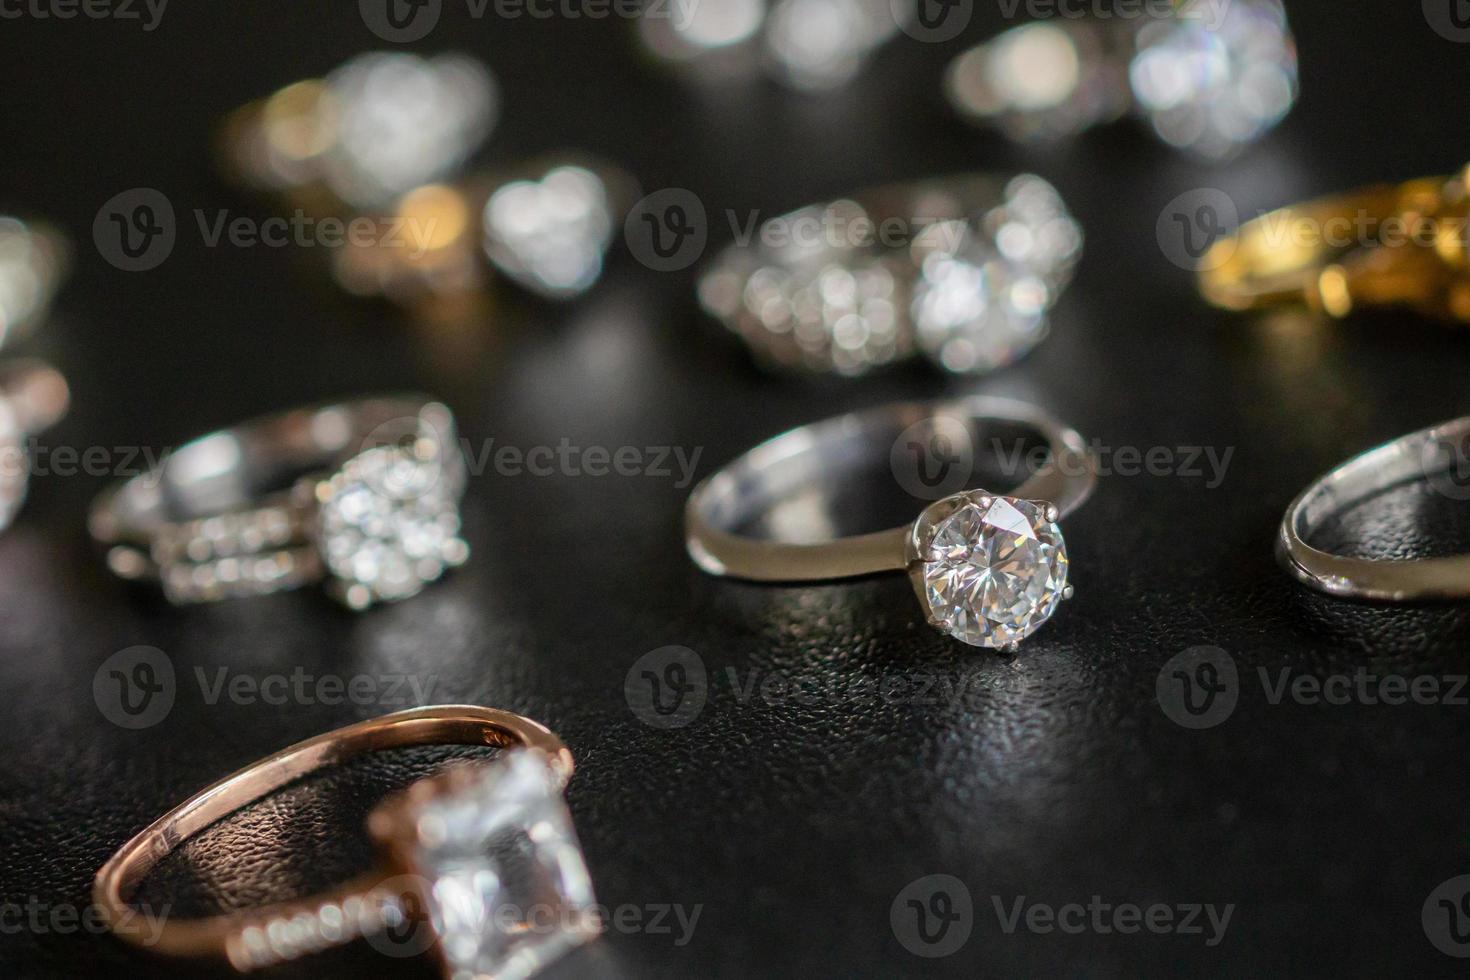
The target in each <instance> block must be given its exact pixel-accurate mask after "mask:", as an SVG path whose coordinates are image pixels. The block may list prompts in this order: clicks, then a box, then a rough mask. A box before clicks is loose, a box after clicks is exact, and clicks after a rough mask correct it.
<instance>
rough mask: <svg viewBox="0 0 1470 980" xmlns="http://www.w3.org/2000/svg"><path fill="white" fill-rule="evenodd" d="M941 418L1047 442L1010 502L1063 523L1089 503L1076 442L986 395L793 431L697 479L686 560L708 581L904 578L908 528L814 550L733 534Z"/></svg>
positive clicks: (1088, 476)
mask: <svg viewBox="0 0 1470 980" xmlns="http://www.w3.org/2000/svg"><path fill="white" fill-rule="evenodd" d="M946 416H948V417H953V418H955V419H956V420H958V421H960V422H962V423H965V424H966V425H967V426H968V424H970V423H974V422H1012V423H1019V424H1021V425H1024V426H1027V427H1029V428H1032V429H1034V430H1036V431H1037V432H1038V433H1040V434H1041V436H1042V437H1043V438H1044V439H1045V440H1046V443H1047V446H1048V449H1049V453H1050V455H1049V459H1048V461H1047V463H1046V464H1045V465H1044V466H1042V467H1040V468H1039V469H1037V470H1036V471H1035V472H1034V473H1032V474H1030V475H1029V477H1028V479H1027V480H1026V481H1025V482H1024V483H1023V484H1022V485H1021V486H1019V487H1017V488H1016V489H1015V490H1013V491H1009V493H1010V495H1013V496H1017V497H1022V498H1026V499H1033V500H1046V501H1049V502H1051V503H1053V504H1055V505H1056V506H1057V508H1058V509H1059V510H1061V511H1062V513H1064V514H1065V513H1069V512H1070V511H1072V510H1074V509H1076V507H1077V506H1078V505H1080V504H1081V503H1082V502H1083V501H1084V500H1086V499H1087V497H1088V495H1089V494H1091V492H1092V489H1093V485H1094V483H1095V481H1096V474H1095V470H1096V467H1095V465H1094V461H1093V460H1092V458H1091V455H1090V454H1089V453H1088V451H1087V448H1086V446H1085V444H1084V443H1083V440H1082V436H1081V435H1079V434H1078V433H1077V432H1075V431H1074V430H1072V429H1069V428H1067V427H1065V426H1063V425H1062V424H1061V423H1059V422H1057V421H1056V420H1054V419H1052V418H1051V417H1050V416H1049V415H1047V414H1046V413H1044V412H1042V411H1041V410H1040V409H1038V408H1036V407H1035V406H1032V405H1028V404H1026V403H1025V402H1019V401H1013V400H1010V399H1004V398H994V397H987V396H975V397H971V398H963V399H957V400H955V401H950V402H901V403H897V404H893V405H888V406H884V407H882V408H879V409H875V410H871V411H867V412H857V413H853V414H849V415H842V416H838V417H836V418H832V419H828V420H826V421H823V422H816V423H813V424H811V425H806V426H802V427H800V428H797V429H793V430H791V431H790V432H787V433H785V434H783V435H780V436H777V437H776V438H774V439H771V440H770V441H768V442H765V443H762V444H761V445H759V446H757V447H756V448H754V449H752V450H750V451H749V452H747V453H746V454H745V455H743V456H741V457H740V458H738V459H736V460H735V461H734V462H732V463H730V464H729V465H728V466H726V467H725V468H724V469H723V470H721V471H719V472H718V473H716V474H714V475H713V476H711V477H709V478H708V479H706V480H705V481H704V482H702V483H701V484H700V485H699V486H698V487H696V488H695V490H694V492H693V493H692V494H691V495H690V497H689V503H688V505H687V507H686V508H685V528H686V545H687V548H688V551H689V555H690V557H691V558H692V559H693V560H694V562H695V564H697V565H698V566H699V567H700V568H701V569H703V570H704V571H706V572H708V573H709V574H711V575H722V576H729V577H732V578H740V579H747V580H750V581H757V582H806V581H826V580H831V579H842V578H852V577H856V576H861V575H870V574H873V573H876V572H887V571H900V570H902V569H904V568H905V567H907V564H908V556H907V551H906V549H907V541H908V535H909V531H910V526H909V525H904V526H901V527H896V528H889V529H888V530H884V531H877V532H874V533H871V534H861V535H854V536H851V537H843V538H836V539H832V540H826V541H816V542H806V541H802V542H794V541H781V540H767V539H761V538H753V537H747V536H744V535H742V534H739V533H738V532H737V528H738V527H739V526H740V525H741V524H742V523H743V522H744V521H746V520H748V519H749V518H751V517H752V516H754V515H756V514H758V513H761V512H763V511H767V510H769V509H770V507H771V506H773V505H774V504H775V503H776V502H778V501H779V500H781V499H782V498H783V497H786V496H788V495H790V494H791V493H793V492H794V491H797V490H799V489H801V488H804V487H808V486H811V485H813V484H814V483H815V482H817V481H819V480H822V479H828V478H830V477H831V476H832V475H833V474H842V473H844V472H850V471H851V470H852V469H853V467H854V466H855V465H856V464H859V463H862V462H871V461H872V460H874V459H875V458H885V457H886V455H887V454H888V452H889V451H890V449H891V447H892V446H893V443H894V441H895V440H896V439H897V438H898V437H899V436H900V435H901V434H902V433H903V432H904V431H905V430H906V429H907V428H908V427H910V426H912V425H915V424H917V423H919V422H923V421H925V420H930V419H939V418H943V417H946Z"/></svg>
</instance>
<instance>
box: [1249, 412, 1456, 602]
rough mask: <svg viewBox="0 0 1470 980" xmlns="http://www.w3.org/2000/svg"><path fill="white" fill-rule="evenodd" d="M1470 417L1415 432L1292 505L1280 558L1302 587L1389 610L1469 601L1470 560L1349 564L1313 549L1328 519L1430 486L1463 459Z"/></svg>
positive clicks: (1356, 460)
mask: <svg viewBox="0 0 1470 980" xmlns="http://www.w3.org/2000/svg"><path fill="white" fill-rule="evenodd" d="M1467 440H1470V416H1467V417H1465V418H1459V419H1454V420H1452V421H1449V422H1444V423H1441V424H1439V425H1434V426H1430V427H1429V428H1427V429H1421V430H1420V431H1418V432H1412V433H1410V434H1409V435H1406V436H1402V437H1400V438H1398V439H1395V440H1393V441H1392V442H1388V443H1385V444H1384V445H1382V446H1379V447H1377V448H1375V449H1370V450H1368V451H1367V452H1365V453H1361V454H1359V455H1357V456H1354V457H1353V458H1352V459H1349V460H1348V461H1347V462H1345V463H1343V464H1341V465H1340V466H1338V467H1336V468H1335V469H1333V470H1332V471H1331V472H1330V473H1327V474H1326V475H1325V476H1322V477H1320V478H1319V479H1317V480H1316V481H1315V482H1313V483H1312V484H1311V485H1310V486H1308V487H1307V488H1306V489H1305V490H1303V491H1302V492H1301V494H1300V495H1299V496H1298V497H1297V498H1296V499H1295V500H1293V501H1292V502H1291V505H1290V506H1289V507H1287V509H1286V514H1285V516H1284V517H1283V518H1282V520H1281V531H1280V533H1279V535H1278V536H1277V548H1276V552H1277V557H1278V558H1279V559H1280V561H1281V563H1282V565H1283V566H1284V567H1285V568H1286V570H1287V571H1288V572H1289V573H1291V574H1292V575H1293V576H1295V577H1296V578H1297V580H1298V581H1301V582H1303V583H1304V584H1306V585H1309V586H1311V587H1312V588H1314V589H1317V590H1319V591H1321V592H1326V593H1327V594H1329V595H1334V596H1340V597H1344V598H1353V599H1369V600H1378V601H1384V602H1409V601H1413V600H1416V599H1462V598H1466V597H1470V555H1453V556H1449V557H1443V558H1419V559H1394V560H1388V559H1371V558H1349V557H1346V556H1344V555H1335V554H1332V553H1331V552H1327V551H1322V550H1321V549H1318V548H1314V547H1313V546H1312V545H1310V544H1308V543H1307V541H1308V539H1310V538H1311V537H1312V535H1313V534H1314V533H1315V532H1316V531H1318V530H1319V529H1320V528H1322V527H1323V526H1324V525H1325V524H1326V523H1327V522H1328V521H1329V520H1330V519H1332V518H1333V517H1336V516H1337V515H1339V514H1341V513H1343V512H1344V511H1346V510H1348V509H1349V508H1351V507H1352V506H1353V505H1355V504H1359V503H1362V502H1363V501H1365V500H1368V499H1369V498H1371V497H1374V496H1376V495H1378V494H1380V493H1383V492H1384V491H1386V490H1390V489H1392V488H1394V487H1396V486H1399V485H1401V484H1404V483H1409V482H1412V481H1415V480H1424V479H1429V480H1431V481H1433V480H1435V479H1436V478H1438V477H1439V476H1440V475H1442V474H1444V473H1446V472H1447V471H1448V470H1450V469H1451V468H1452V467H1454V466H1455V465H1456V462H1457V460H1461V459H1463V456H1464V447H1465V446H1466V445H1467Z"/></svg>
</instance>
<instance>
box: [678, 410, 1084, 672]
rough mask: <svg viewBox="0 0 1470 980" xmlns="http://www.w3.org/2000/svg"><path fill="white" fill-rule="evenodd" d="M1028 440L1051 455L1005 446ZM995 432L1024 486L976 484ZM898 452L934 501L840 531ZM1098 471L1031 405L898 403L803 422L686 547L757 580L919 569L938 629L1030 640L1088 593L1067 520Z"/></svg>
mask: <svg viewBox="0 0 1470 980" xmlns="http://www.w3.org/2000/svg"><path fill="white" fill-rule="evenodd" d="M1021 434H1024V435H1025V436H1026V437H1028V438H1029V440H1030V442H1031V444H1032V449H1033V450H1035V451H1030V452H1028V451H1026V449H1025V444H1024V443H1019V441H1018V443H1017V444H1018V445H1019V446H1020V451H1019V452H1016V453H1010V452H1008V451H1006V450H1004V449H1001V448H1000V447H1001V445H1002V444H1003V443H1005V444H1007V445H1010V444H1011V443H1009V442H1008V441H1007V438H1008V437H1010V436H1019V435H1021ZM1038 437H1039V443H1038V442H1037V438H1038ZM982 439H988V440H989V441H990V442H991V443H992V444H993V445H994V446H995V447H996V449H997V452H996V453H994V454H992V455H994V456H995V457H996V460H997V463H998V464H999V469H1000V470H1002V471H1004V470H1010V472H1002V473H1001V474H1000V478H1002V479H1011V480H1014V478H1016V477H1017V476H1019V475H1021V474H1018V473H1016V472H1014V470H1015V469H1017V468H1021V467H1022V466H1024V468H1025V470H1026V472H1025V474H1024V475H1025V480H1024V482H1022V483H1021V485H1020V486H1019V487H1017V488H1016V489H1014V490H1012V491H1011V492H1010V493H1009V494H1001V493H996V492H993V491H991V490H983V489H979V490H977V489H973V488H970V484H971V482H972V481H973V478H974V477H975V476H976V470H977V469H979V468H980V467H979V462H980V461H979V458H978V456H977V454H976V452H975V447H976V446H977V445H979V442H980V440H982ZM1023 458H1024V459H1025V460H1026V462H1025V463H1021V460H1022V459H1023ZM1007 460H1009V462H1007ZM885 462H886V463H888V464H889V465H890V466H891V468H892V473H893V476H894V477H896V478H897V482H898V484H899V485H900V486H901V487H902V489H903V490H904V499H906V500H907V501H908V502H909V503H908V506H912V501H913V498H915V497H922V498H928V499H930V500H931V502H930V503H929V504H928V506H926V507H925V508H924V509H923V511H922V512H921V513H920V514H919V516H918V517H917V519H915V520H913V521H912V522H911V523H909V524H906V525H903V526H900V527H895V528H891V529H890V530H886V531H878V532H875V533H867V534H862V533H858V534H852V535H850V536H838V526H839V524H840V522H841V520H842V518H843V517H844V516H845V512H846V511H850V510H852V509H854V508H855V507H856V506H858V504H857V501H861V505H862V506H864V507H866V508H871V507H872V505H873V499H874V495H873V494H870V493H869V494H863V495H861V496H856V495H854V496H853V497H852V498H851V499H846V498H844V496H843V493H844V489H846V491H847V492H848V493H849V494H850V493H851V492H852V491H851V488H850V487H846V488H844V484H845V483H850V482H851V478H852V477H854V476H856V475H858V474H859V472H860V471H862V470H864V469H865V468H866V469H871V467H872V466H873V464H875V463H878V464H882V463H885ZM1096 469H1097V466H1096V460H1095V459H1094V458H1093V456H1092V454H1091V453H1090V452H1089V451H1088V449H1087V447H1086V445H1085V444H1084V442H1083V440H1082V437H1081V436H1080V435H1079V434H1078V433H1077V432H1075V431H1073V430H1072V429H1069V428H1067V427H1065V426H1063V425H1062V424H1061V423H1059V422H1057V421H1056V420H1054V419H1052V418H1051V417H1050V416H1048V415H1047V414H1046V413H1044V412H1042V411H1041V410H1040V409H1038V408H1036V407H1034V406H1031V405H1028V404H1026V403H1024V402H1017V401H1010V400H1007V399H1001V398H990V397H984V396H975V397H970V398H963V399H959V400H956V401H949V402H937V403H907V402H904V403H897V404H893V405H888V406H885V407H883V408H879V409H874V410H871V411H867V412H859V413H855V414H851V415H842V416H838V417H836V418H832V419H828V420H826V421H824V422H817V423H813V424H811V425H806V426H802V427H801V428H797V429H793V430H791V431H790V432H787V433H785V434H784V435H780V436H777V437H776V438H774V439H772V440H770V441H769V442H766V443H763V444H761V445H760V446H757V447H756V448H754V449H752V450H750V451H749V452H747V453H746V454H745V455H744V456H741V457H740V458H739V459H737V460H735V461H734V462H732V463H730V464H729V465H728V466H726V467H725V468H724V469H723V470H721V471H720V472H718V473H716V474H715V475H713V476H711V477H710V478H709V479H707V480H705V481H704V482H703V483H701V484H700V485H699V486H698V487H696V488H695V490H694V493H693V494H692V495H691V496H690V498H689V504H688V507H687V508H686V511H685V528H686V543H687V545H688V550H689V555H690V557H691V558H692V559H693V560H694V562H695V563H696V564H697V565H698V566H699V567H700V568H701V569H703V570H704V571H706V572H708V573H709V574H711V575H721V576H729V577H732V578H740V579H747V580H750V581H756V582H808V581H827V580H833V579H844V578H852V577H857V576H864V575H871V574H876V573H880V572H889V571H906V572H907V573H908V575H909V577H910V579H911V581H912V583H913V586H914V590H915V592H916V593H917V594H918V597H919V602H920V604H921V606H922V607H923V609H924V615H925V618H926V619H927V620H928V621H929V623H930V624H931V625H932V626H934V627H935V628H936V629H938V630H939V631H941V632H943V633H945V634H947V635H949V636H951V637H953V638H955V639H957V640H960V641H961V642H963V643H967V644H969V645H971V646H977V647H988V648H1002V649H1008V650H1014V649H1015V647H1016V645H1017V644H1018V643H1019V642H1020V641H1021V640H1023V639H1025V638H1026V637H1028V636H1030V635H1031V634H1032V633H1033V632H1035V631H1036V630H1037V629H1038V628H1039V627H1040V626H1041V625H1042V624H1043V623H1045V622H1046V621H1047V620H1048V619H1050V618H1051V616H1052V614H1053V613H1055V612H1056V610H1057V607H1058V606H1059V605H1060V603H1061V602H1062V600H1064V599H1068V598H1070V597H1071V595H1072V586H1071V584H1070V581H1069V578H1070V564H1069V561H1068V557H1067V546H1066V542H1065V541H1064V540H1063V537H1062V531H1061V528H1060V527H1059V525H1058V522H1059V521H1060V520H1061V518H1062V517H1063V516H1065V515H1066V514H1068V513H1070V512H1071V511H1073V510H1074V509H1076V508H1077V507H1078V506H1079V505H1080V504H1082V503H1083V501H1085V500H1086V499H1087V497H1088V496H1089V495H1090V494H1091V492H1092V489H1093V486H1094V484H1095V482H1096ZM910 513H912V511H910ZM843 530H846V529H843Z"/></svg>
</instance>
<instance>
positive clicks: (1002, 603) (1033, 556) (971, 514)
mask: <svg viewBox="0 0 1470 980" xmlns="http://www.w3.org/2000/svg"><path fill="white" fill-rule="evenodd" d="M1060 516H1061V515H1060V511H1059V510H1058V508H1057V507H1056V506H1055V505H1053V504H1050V503H1047V502H1044V501H1032V500H1023V499H1018V498H1014V497H1005V496H1000V495H996V494H991V493H987V492H985V491H974V492H970V493H964V494H956V495H955V496H952V497H947V498H945V499H943V500H940V501H937V502H936V503H934V504H932V505H930V506H929V507H928V508H926V509H925V510H924V512H923V513H922V514H920V515H919V517H918V519H917V520H916V521H915V522H914V527H913V530H912V532H911V534H910V539H909V545H910V550H909V576H910V579H911V581H912V582H913V585H914V590H915V592H916V594H917V595H918V597H919V601H920V603H921V604H922V605H923V607H924V612H925V618H926V619H927V620H928V622H929V623H930V624H931V625H932V626H934V627H935V628H936V629H938V630H940V631H941V632H943V633H945V634H946V635H949V636H951V637H954V638H955V639H958V640H960V641H961V642H964V643H967V644H969V645H971V646H978V647H986V648H990V649H998V650H1007V651H1014V649H1015V646H1016V644H1018V643H1019V642H1020V641H1021V640H1023V639H1025V638H1026V637H1027V636H1030V635H1031V633H1032V632H1034V631H1035V630H1036V629H1038V628H1039V627H1040V626H1041V625H1042V623H1044V622H1046V621H1047V620H1048V619H1049V618H1050V617H1051V615H1052V613H1054V612H1055V611H1056V608H1057V606H1058V605H1059V604H1060V603H1061V602H1062V601H1063V600H1064V599H1066V598H1070V596H1071V595H1072V587H1071V585H1070V584H1068V582H1067V575H1068V561H1067V551H1066V543H1065V541H1064V540H1063V538H1062V533H1061V529H1060V528H1059V527H1058V526H1057V522H1056V520H1055V519H1054V518H1055V517H1060Z"/></svg>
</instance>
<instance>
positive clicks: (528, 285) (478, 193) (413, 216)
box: [332, 153, 637, 305]
mask: <svg viewBox="0 0 1470 980" xmlns="http://www.w3.org/2000/svg"><path fill="white" fill-rule="evenodd" d="M636 187H637V184H636V182H635V181H634V180H633V178H632V177H630V176H629V175H628V174H627V173H625V172H624V171H623V170H622V169H621V168H619V167H617V166H615V165H613V164H610V163H608V162H606V161H603V160H598V159H595V158H592V157H589V156H586V155H584V154H574V153H558V154H555V155H551V156H547V157H542V158H538V159H535V160H531V161H527V162H526V163H523V164H520V165H518V166H515V167H512V168H508V169H506V170H504V171H499V172H494V173H483V174H475V175H472V176H468V177H465V178H463V179H461V180H457V181H454V182H449V183H439V184H426V185H424V186H422V187H416V188H414V189H413V190H411V191H409V192H408V193H406V194H404V195H402V196H401V197H399V198H398V199H397V200H396V201H394V202H392V203H391V205H390V206H389V207H388V208H387V209H386V213H385V214H384V215H383V216H382V217H381V218H380V219H379V221H380V222H382V224H383V230H384V234H382V235H380V236H377V237H375V238H373V239H372V240H371V241H366V242H348V243H347V245H346V246H345V247H344V248H341V249H338V250H337V251H336V252H335V253H334V254H333V258H332V262H333V273H334V275H335V276H336V278H337V281H338V282H339V283H340V284H341V285H342V287H343V288H345V289H347V290H348V291H349V292H353V293H356V294H358V295H363V296H383V297H386V298H388V299H391V300H394V301H396V302H402V303H405V304H408V305H416V304H420V303H423V302H425V301H432V300H434V299H452V298H455V297H464V296H469V295H474V294H477V293H479V292H480V291H482V290H484V289H485V288H486V287H487V286H489V285H490V283H491V281H492V279H494V278H496V274H497V273H498V274H499V276H503V277H504V278H505V279H508V280H510V281H511V282H514V283H516V284H517V285H519V286H521V287H522V288H524V289H528V290H530V291H531V292H533V293H535V294H536V295H538V296H541V297H544V298H546V299H550V300H569V299H575V298H576V297H578V296H580V295H582V294H583V293H585V292H586V291H587V290H588V289H590V288H592V286H593V285H594V284H596V282H597V280H598V279H599V278H600V277H601V275H602V269H603V263H604V260H605V258H606V255H607V252H608V249H609V248H610V247H611V245H612V243H613V241H614V231H615V229H616V227H617V225H618V223H619V222H620V221H621V220H622V216H623V215H624V214H626V213H627V211H628V209H629V207H630V206H631V204H632V202H633V200H634V199H635V198H636V197H637V194H636V193H635V190H636ZM394 229H399V230H401V233H400V234H394V233H393V230H394Z"/></svg>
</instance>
